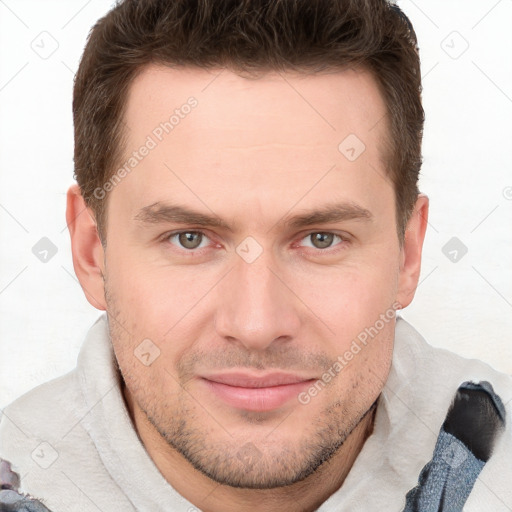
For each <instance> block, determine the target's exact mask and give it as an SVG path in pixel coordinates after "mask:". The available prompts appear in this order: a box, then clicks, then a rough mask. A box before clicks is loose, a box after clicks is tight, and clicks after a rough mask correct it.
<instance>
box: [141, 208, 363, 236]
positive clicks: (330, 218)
mask: <svg viewBox="0 0 512 512" xmlns="http://www.w3.org/2000/svg"><path fill="white" fill-rule="evenodd" d="M134 220H136V221H137V222H139V223H142V224H160V223H166V222H167V223H169V222H172V223H176V224H195V225H198V226H202V227H215V228H223V229H225V230H227V231H231V232H233V231H234V229H233V227H231V226H230V225H229V224H228V223H227V222H225V221H224V220H222V219H221V218H220V217H218V216H216V215H210V214H205V213H202V212H198V211H195V210H192V209H190V208H188V207H186V206H182V205H177V204H169V203H164V202H160V201H158V202H156V203H153V204H150V205H148V206H144V207H143V208H141V209H140V210H139V212H138V213H137V214H136V215H135V217H134ZM348 220H362V221H372V220H373V215H372V213H371V212H370V211H369V210H367V209H366V208H363V207H362V206H359V205H357V204H355V203H351V202H341V203H329V204H327V205H324V206H322V207H319V208H315V209H313V210H308V211H306V212H304V213H300V214H296V215H293V216H287V217H284V218H282V219H281V220H280V221H278V222H277V223H276V224H275V225H280V224H282V225H284V226H288V227H290V228H293V229H299V228H304V227H307V226H312V225H313V224H327V223H330V222H341V221H348ZM275 225H274V226H275Z"/></svg>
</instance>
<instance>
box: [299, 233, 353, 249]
mask: <svg viewBox="0 0 512 512" xmlns="http://www.w3.org/2000/svg"><path fill="white" fill-rule="evenodd" d="M335 238H337V239H339V240H341V242H344V241H346V240H345V239H344V238H343V237H341V236H340V235H336V234H335V233H329V232H325V231H315V232H314V233H309V234H308V235H307V236H306V237H304V238H303V239H302V240H309V241H311V244H312V245H309V246H306V247H313V248H314V249H329V248H330V247H332V246H333V241H334V240H335ZM336 245H340V244H336Z"/></svg>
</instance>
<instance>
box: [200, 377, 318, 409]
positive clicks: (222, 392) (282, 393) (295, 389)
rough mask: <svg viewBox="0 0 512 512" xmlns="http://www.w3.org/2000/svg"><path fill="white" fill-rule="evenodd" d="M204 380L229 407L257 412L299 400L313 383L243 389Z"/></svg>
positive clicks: (305, 382) (308, 381)
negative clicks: (300, 394) (299, 396)
mask: <svg viewBox="0 0 512 512" xmlns="http://www.w3.org/2000/svg"><path fill="white" fill-rule="evenodd" d="M203 380H204V382H205V383H206V384H207V386H208V387H209V388H210V390H211V391H213V393H215V395H217V396H218V397H219V398H220V399H221V400H223V401H224V402H225V403H227V404H228V405H231V406H232V407H236V408H237V409H244V410H246V411H256V412H264V411H272V410H274V409H278V408H279V407H282V406H283V405H285V404H286V403H287V402H289V401H290V400H292V399H294V398H295V399H297V396H298V395H299V393H300V392H301V391H303V390H304V389H305V388H307V387H308V386H309V385H310V384H311V381H310V380H307V381H302V382H296V383H294V384H284V385H281V386H271V387H266V388H242V387H238V386H228V385H227V384H221V383H220V382H213V381H211V380H207V379H203Z"/></svg>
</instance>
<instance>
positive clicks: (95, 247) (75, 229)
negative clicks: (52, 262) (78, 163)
mask: <svg viewBox="0 0 512 512" xmlns="http://www.w3.org/2000/svg"><path fill="white" fill-rule="evenodd" d="M66 222H67V225H68V228H69V234H70V236H71V251H72V253H73V267H74V269H75V273H76V275H77V277H78V280H79V281H80V285H81V286H82V289H83V291H84V293H85V296H86V298H87V300H88V301H89V302H90V304H91V305H92V306H94V307H95V308H97V309H100V310H102V311H104V310H106V301H105V289H104V284H103V275H104V270H105V269H104V252H103V246H102V245H101V241H100V238H99V235H98V229H97V226H96V221H95V219H94V215H93V213H92V211H91V209H90V208H88V207H87V205H86V204H85V201H84V199H83V197H82V194H81V193H80V188H79V187H78V185H72V186H71V187H70V188H69V190H68V193H67V207H66Z"/></svg>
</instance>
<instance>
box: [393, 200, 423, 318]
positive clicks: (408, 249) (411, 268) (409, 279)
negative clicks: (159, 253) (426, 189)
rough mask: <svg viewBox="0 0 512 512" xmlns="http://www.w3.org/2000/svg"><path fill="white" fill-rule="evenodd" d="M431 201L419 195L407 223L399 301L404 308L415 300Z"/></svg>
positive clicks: (402, 255)
mask: <svg viewBox="0 0 512 512" xmlns="http://www.w3.org/2000/svg"><path fill="white" fill-rule="evenodd" d="M428 207H429V200H428V197H427V196H426V195H425V194H419V195H418V198H417V200H416V204H415V206H414V211H413V213H412V215H411V218H410V219H409V222H408V223H407V228H406V231H405V239H404V244H403V247H402V249H401V252H400V274H399V281H398V294H397V301H398V302H399V303H400V304H401V305H402V308H405V307H407V306H408V305H409V304H410V303H411V302H412V299H413V298H414V294H415V293H416V288H417V287H418V280H419V277H420V271H421V253H422V249H423V241H424V240H425V232H426V229H427V223H428Z"/></svg>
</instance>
